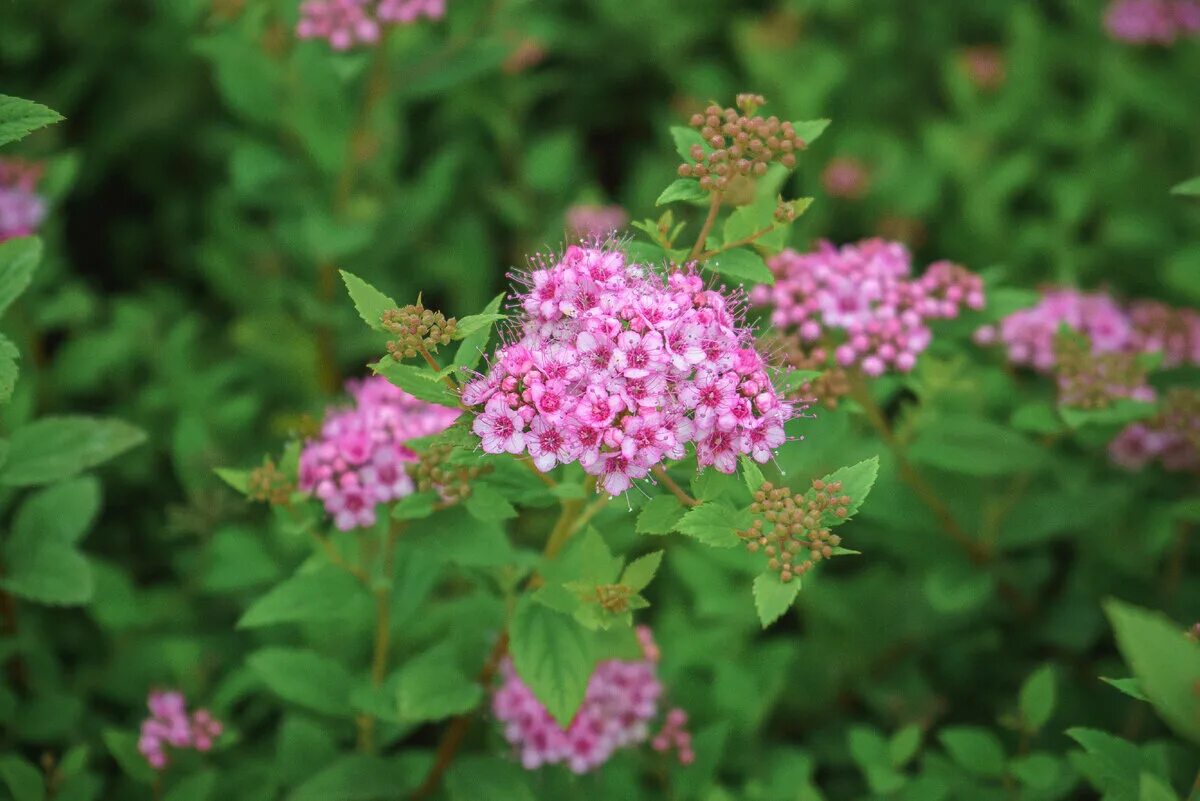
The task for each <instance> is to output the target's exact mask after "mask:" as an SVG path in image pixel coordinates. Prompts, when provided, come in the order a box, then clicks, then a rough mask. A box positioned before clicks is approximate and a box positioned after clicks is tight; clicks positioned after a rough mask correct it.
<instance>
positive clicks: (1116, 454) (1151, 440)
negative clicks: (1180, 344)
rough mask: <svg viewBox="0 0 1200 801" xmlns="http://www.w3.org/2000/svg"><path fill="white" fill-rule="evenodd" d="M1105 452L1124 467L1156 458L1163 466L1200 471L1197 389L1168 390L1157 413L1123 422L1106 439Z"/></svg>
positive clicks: (1136, 466)
mask: <svg viewBox="0 0 1200 801" xmlns="http://www.w3.org/2000/svg"><path fill="white" fill-rule="evenodd" d="M1108 454H1109V457H1110V458H1111V459H1112V460H1113V463H1114V464H1117V465H1120V466H1121V467H1124V468H1125V469H1127V470H1141V469H1142V468H1144V467H1146V466H1147V465H1149V464H1150V463H1152V462H1158V463H1159V464H1161V465H1162V468H1163V469H1164V470H1170V471H1187V472H1197V471H1200V392H1197V391H1196V390H1191V389H1173V390H1170V391H1168V392H1167V396H1166V398H1165V400H1164V401H1163V405H1162V409H1161V410H1160V411H1159V413H1158V414H1157V415H1155V416H1154V418H1152V419H1150V420H1145V421H1140V422H1137V423H1131V424H1130V425H1128V426H1126V427H1125V429H1124V430H1123V431H1122V432H1121V433H1120V434H1118V435H1117V436H1116V438H1115V439H1113V441H1112V442H1111V443H1109V446H1108Z"/></svg>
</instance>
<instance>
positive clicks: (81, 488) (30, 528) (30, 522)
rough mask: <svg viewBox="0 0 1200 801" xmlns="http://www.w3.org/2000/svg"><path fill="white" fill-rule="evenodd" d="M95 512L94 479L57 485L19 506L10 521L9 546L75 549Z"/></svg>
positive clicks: (97, 502) (97, 495) (96, 489)
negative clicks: (48, 545) (46, 544)
mask: <svg viewBox="0 0 1200 801" xmlns="http://www.w3.org/2000/svg"><path fill="white" fill-rule="evenodd" d="M99 512H100V482H99V481H97V480H96V479H95V477H93V476H83V477H80V478H75V479H68V480H66V481H61V482H59V483H58V484H53V485H51V486H49V487H46V488H45V489H42V490H39V491H37V492H35V493H33V494H32V495H30V496H29V497H27V498H26V499H25V501H24V503H22V504H21V506H20V508H19V509H18V510H17V514H16V518H15V519H14V521H13V533H12V540H10V545H12V546H14V547H18V548H25V547H29V548H32V547H34V546H35V545H37V544H39V543H42V542H57V543H60V544H63V545H75V544H76V543H78V542H79V541H80V540H82V539H83V537H84V535H85V534H87V532H88V530H89V529H90V528H91V527H92V523H93V522H94V521H95V520H96V515H97V514H98V513H99Z"/></svg>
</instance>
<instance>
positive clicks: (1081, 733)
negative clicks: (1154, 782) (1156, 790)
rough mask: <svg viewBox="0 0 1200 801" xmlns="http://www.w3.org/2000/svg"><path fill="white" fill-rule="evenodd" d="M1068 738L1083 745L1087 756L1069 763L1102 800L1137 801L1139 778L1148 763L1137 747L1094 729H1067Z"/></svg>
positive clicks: (1147, 766)
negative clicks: (1084, 777) (1089, 783)
mask: <svg viewBox="0 0 1200 801" xmlns="http://www.w3.org/2000/svg"><path fill="white" fill-rule="evenodd" d="M1067 736H1068V737H1070V738H1071V739H1072V740H1074V741H1075V742H1077V743H1079V744H1080V745H1081V746H1083V749H1084V751H1085V752H1086V756H1084V757H1083V758H1082V759H1078V760H1076V759H1074V756H1078V755H1073V759H1072V761H1073V762H1074V763H1075V766H1076V767H1077V768H1078V769H1079V771H1080V772H1081V773H1083V774H1084V776H1086V777H1087V779H1088V781H1089V782H1091V783H1092V785H1093V786H1095V787H1096V789H1097V790H1100V791H1101V792H1102V793H1104V798H1105V801H1137V797H1138V792H1139V784H1140V782H1139V777H1140V775H1141V772H1142V771H1143V770H1145V769H1148V768H1150V762H1149V760H1148V759H1147V758H1146V757H1145V756H1143V754H1142V753H1141V751H1139V750H1138V747H1137V746H1136V745H1134V744H1133V743H1131V742H1128V741H1127V740H1122V739H1121V738H1120V737H1114V736H1113V735H1111V734H1109V733H1108V732H1103V731H1097V730H1096V729H1085V728H1074V729H1067Z"/></svg>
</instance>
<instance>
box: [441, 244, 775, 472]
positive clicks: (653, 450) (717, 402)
mask: <svg viewBox="0 0 1200 801" xmlns="http://www.w3.org/2000/svg"><path fill="white" fill-rule="evenodd" d="M519 280H521V281H524V282H525V283H527V284H528V289H527V290H526V292H525V293H524V294H522V295H521V296H519V298H518V301H517V302H518V304H519V305H520V308H521V309H522V310H523V312H524V314H523V316H522V318H521V319H520V320H519V321H518V328H517V333H518V336H519V337H520V338H519V339H518V340H516V341H515V342H511V343H510V344H507V345H505V346H503V347H501V348H500V349H499V350H498V351H497V352H496V354H495V357H494V358H493V360H492V364H491V368H490V370H489V372H488V374H487V375H486V376H482V377H480V378H479V379H477V380H475V381H472V382H470V383H468V384H467V385H466V386H465V387H464V388H463V393H462V400H463V403H464V404H466V405H467V406H475V407H479V406H482V407H483V409H482V411H481V413H480V414H479V415H478V417H476V418H475V421H474V423H473V426H472V430H473V431H474V432H475V433H476V434H477V435H478V436H479V437H480V440H481V443H482V447H483V450H484V451H486V452H488V453H503V452H507V453H513V454H518V453H526V452H527V453H528V454H529V455H530V457H532V459H533V462H534V464H535V465H536V466H537V468H538V469H539V470H542V471H548V470H551V469H553V468H554V466H555V465H557V464H568V463H572V462H578V463H579V464H580V465H581V466H582V467H583V469H584V470H585V471H587V472H588V473H589V474H591V475H594V476H597V477H598V479H599V485H600V487H601V488H602V489H603V490H604V491H605V492H608V493H609V494H610V495H618V494H620V493H622V492H625V491H626V490H628V489H629V488H630V487H631V486H632V482H633V481H634V480H636V479H639V478H644V477H645V476H646V475H647V474H648V473H649V472H650V471H651V470H652V469H653V468H654V467H655V466H656V465H658V464H659V463H661V462H663V461H664V460H668V459H682V458H683V457H684V456H686V455H687V445H688V444H689V443H690V444H692V446H693V447H694V448H695V451H696V457H697V461H698V463H699V465H700V466H701V467H702V468H703V467H707V466H714V467H716V468H717V469H718V470H720V471H721V472H723V473H733V472H734V471H735V470H736V469H737V459H738V456H740V455H743V454H745V455H749V456H750V457H751V458H753V459H755V460H756V461H758V462H765V461H768V460H769V459H770V458H771V457H772V453H773V451H774V449H775V448H777V447H779V446H780V445H781V444H783V442H784V440H785V438H786V437H785V435H784V430H783V424H784V422H786V421H787V420H788V419H790V418H791V416H792V411H793V409H792V406H791V405H790V404H787V403H782V402H780V400H779V399H778V398H777V397H776V394H775V388H774V386H773V385H772V383H771V379H770V376H769V375H768V373H767V364H766V361H765V360H764V359H763V357H762V356H761V355H760V354H759V352H758V351H757V350H755V347H754V340H753V335H752V333H751V331H750V329H749V328H748V327H746V326H745V325H744V323H743V321H742V319H741V315H740V309H739V308H738V306H739V303H740V302H741V296H740V295H739V294H738V293H736V292H735V293H725V292H723V291H721V290H718V289H714V288H708V287H706V285H705V283H704V281H703V279H701V278H700V276H699V275H697V274H696V273H695V272H694V271H692V270H691V269H685V270H682V271H678V272H674V273H671V274H670V275H669V276H665V277H664V276H661V275H659V274H657V273H655V272H654V271H653V270H652V269H651V268H650V267H648V266H644V265H639V264H632V263H628V262H627V261H626V259H625V256H624V254H623V253H621V252H620V251H619V250H616V249H612V248H608V247H605V248H595V247H588V248H583V247H578V246H571V247H569V248H567V251H566V253H565V254H564V255H563V256H562V258H560V259H557V260H555V261H554V262H553V263H550V264H541V263H539V264H538V265H537V266H536V269H534V270H533V271H532V272H531V273H529V274H527V275H523V276H520V278H519Z"/></svg>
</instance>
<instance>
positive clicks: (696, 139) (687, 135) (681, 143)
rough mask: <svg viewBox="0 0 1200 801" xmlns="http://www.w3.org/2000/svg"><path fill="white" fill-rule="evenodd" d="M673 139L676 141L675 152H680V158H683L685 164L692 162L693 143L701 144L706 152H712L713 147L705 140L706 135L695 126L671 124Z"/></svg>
mask: <svg viewBox="0 0 1200 801" xmlns="http://www.w3.org/2000/svg"><path fill="white" fill-rule="evenodd" d="M671 139H672V140H674V142H675V152H676V153H678V154H679V158H681V159H683V161H684V163H685V164H692V163H693V162H694V159H693V158H692V152H691V151H692V145H700V147H702V148H704V152H705V153H711V152H712V148H711V147H709V145H708V142H705V141H704V137H703V136H701V135H700V132H699V131H697V130H696V129H695V128H688V127H685V126H683V125H672V126H671Z"/></svg>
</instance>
